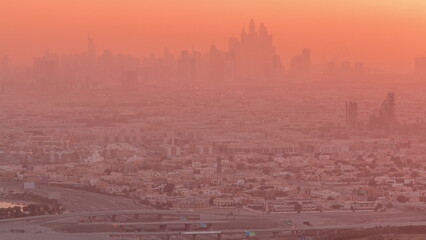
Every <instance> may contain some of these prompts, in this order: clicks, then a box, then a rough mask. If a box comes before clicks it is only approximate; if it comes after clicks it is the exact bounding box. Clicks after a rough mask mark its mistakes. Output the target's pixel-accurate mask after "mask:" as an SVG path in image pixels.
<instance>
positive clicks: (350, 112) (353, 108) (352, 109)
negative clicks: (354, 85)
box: [346, 102, 358, 129]
mask: <svg viewBox="0 0 426 240" xmlns="http://www.w3.org/2000/svg"><path fill="white" fill-rule="evenodd" d="M346 127H348V128H351V129H355V128H357V127H358V103H356V102H347V103H346Z"/></svg>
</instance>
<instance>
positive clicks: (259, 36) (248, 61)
mask: <svg viewBox="0 0 426 240" xmlns="http://www.w3.org/2000/svg"><path fill="white" fill-rule="evenodd" d="M229 52H230V53H231V55H232V56H233V58H234V62H235V79H236V81H242V82H267V81H271V80H275V79H277V78H278V77H279V76H280V73H281V69H282V66H281V62H280V57H279V56H278V55H277V54H276V49H275V46H274V45H273V44H272V35H271V34H269V33H268V31H267V29H266V27H265V25H263V23H262V24H260V26H259V31H257V30H256V25H255V23H254V21H253V20H251V21H250V24H249V30H248V32H246V30H245V28H244V29H243V31H242V33H241V37H240V40H235V39H233V40H232V39H231V41H230V49H229Z"/></svg>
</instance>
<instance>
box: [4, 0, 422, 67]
mask: <svg viewBox="0 0 426 240" xmlns="http://www.w3.org/2000/svg"><path fill="white" fill-rule="evenodd" d="M251 18H253V19H255V21H256V22H257V23H258V22H264V23H265V25H266V26H267V28H268V30H269V31H270V32H271V33H273V35H274V42H275V45H276V46H277V48H278V52H279V54H280V55H281V56H282V58H283V63H284V64H285V65H286V67H288V61H289V59H290V57H291V56H292V55H294V54H296V53H297V52H298V51H299V50H300V49H301V48H304V47H309V48H311V49H312V54H313V61H314V62H316V63H318V62H321V60H322V59H323V57H322V56H323V55H324V54H323V52H324V49H325V46H327V45H328V44H329V43H331V42H339V43H341V44H342V45H345V46H346V48H347V51H348V53H347V57H346V58H347V60H349V61H364V62H365V63H366V65H368V66H372V67H379V68H385V69H397V70H402V71H407V70H411V69H412V65H413V58H414V57H415V56H418V55H424V54H426V1H425V0H0V56H1V55H5V54H7V55H9V56H10V59H11V62H12V63H25V64H29V63H31V59H32V56H35V55H40V54H42V52H43V51H44V50H45V49H49V50H51V51H55V52H60V53H72V52H76V51H83V49H84V48H85V44H86V42H85V41H86V36H87V34H90V35H91V36H92V37H93V38H94V40H95V42H96V44H97V48H98V53H100V51H101V50H103V49H105V48H108V49H110V50H112V51H113V52H123V53H129V54H132V55H135V56H139V57H141V56H145V55H147V54H149V53H151V52H155V53H159V52H160V51H161V50H162V49H163V48H164V47H165V46H167V47H169V48H170V49H171V50H172V51H173V52H175V53H176V52H177V51H178V50H181V49H184V48H186V49H191V48H192V46H193V47H194V48H195V49H197V50H202V51H205V50H206V49H207V48H208V46H209V45H210V44H211V43H215V44H216V45H217V46H218V47H220V48H222V49H226V46H227V41H228V38H229V37H230V36H239V33H240V31H241V29H242V26H243V25H244V24H247V23H248V21H249V20H250V19H251Z"/></svg>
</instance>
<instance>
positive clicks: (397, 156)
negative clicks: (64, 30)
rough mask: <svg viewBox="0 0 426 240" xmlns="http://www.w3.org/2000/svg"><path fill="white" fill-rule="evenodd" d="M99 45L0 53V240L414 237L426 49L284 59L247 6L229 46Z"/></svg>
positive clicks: (425, 188)
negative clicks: (145, 48)
mask: <svg viewBox="0 0 426 240" xmlns="http://www.w3.org/2000/svg"><path fill="white" fill-rule="evenodd" d="M81 39H82V41H84V39H85V37H84V36H82V38H81ZM96 46H97V45H96V41H95V39H94V38H93V39H92V37H90V36H87V47H86V49H82V50H81V52H78V53H55V52H51V51H46V52H45V53H44V54H43V55H41V56H36V57H34V58H33V61H32V64H31V66H21V65H19V64H16V63H14V62H13V55H12V54H10V56H6V55H5V56H4V57H3V58H2V62H1V66H0V119H1V120H0V239H5V240H9V239H11V240H14V239H317V240H319V239H354V240H359V239H369V240H373V239H377V240H380V239H381V240H387V239H423V237H424V236H426V235H424V234H426V218H425V217H424V213H425V211H426V162H425V158H424V157H425V152H426V122H425V119H426V109H425V108H424V106H425V104H424V103H425V102H426V97H425V91H426V90H425V89H426V88H425V87H426V84H425V83H426V57H424V56H417V57H415V56H413V64H412V71H411V72H407V73H396V72H392V71H385V70H380V69H377V68H376V67H375V66H369V65H368V64H366V63H364V62H363V61H361V60H351V59H352V58H351V57H349V56H348V54H347V49H346V46H345V44H343V43H340V42H334V43H330V44H328V45H327V46H326V47H324V50H322V52H319V51H314V50H311V49H310V48H309V47H306V48H304V49H300V53H299V54H297V55H295V56H291V57H290V61H284V60H283V59H282V58H281V56H280V55H279V54H278V52H277V48H276V45H275V40H274V39H273V36H272V34H271V33H270V32H269V31H268V29H267V26H266V25H265V24H263V23H260V24H256V22H255V21H254V20H251V21H250V22H249V23H248V25H246V26H244V27H243V29H242V30H241V34H240V36H238V37H231V38H230V39H229V42H228V48H227V49H226V50H221V49H220V48H218V47H216V45H214V44H212V45H211V47H210V48H209V49H208V50H207V51H204V52H203V51H201V50H197V49H195V48H193V49H190V50H182V51H180V52H179V53H173V52H172V51H170V50H168V49H167V48H165V50H164V52H163V53H162V54H161V55H160V56H156V55H155V54H154V53H153V54H151V55H150V56H148V57H143V58H139V57H137V56H132V55H128V54H121V53H113V52H112V51H110V50H104V51H99V50H98V49H97V47H96ZM314 54H321V55H323V58H322V59H323V61H322V62H320V63H318V62H316V63H314V62H313V61H312V60H311V58H312V56H311V55H314ZM404 234H408V235H410V234H411V237H410V238H398V236H403V235H404ZM422 234H423V235H422ZM416 237H418V238H416Z"/></svg>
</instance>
